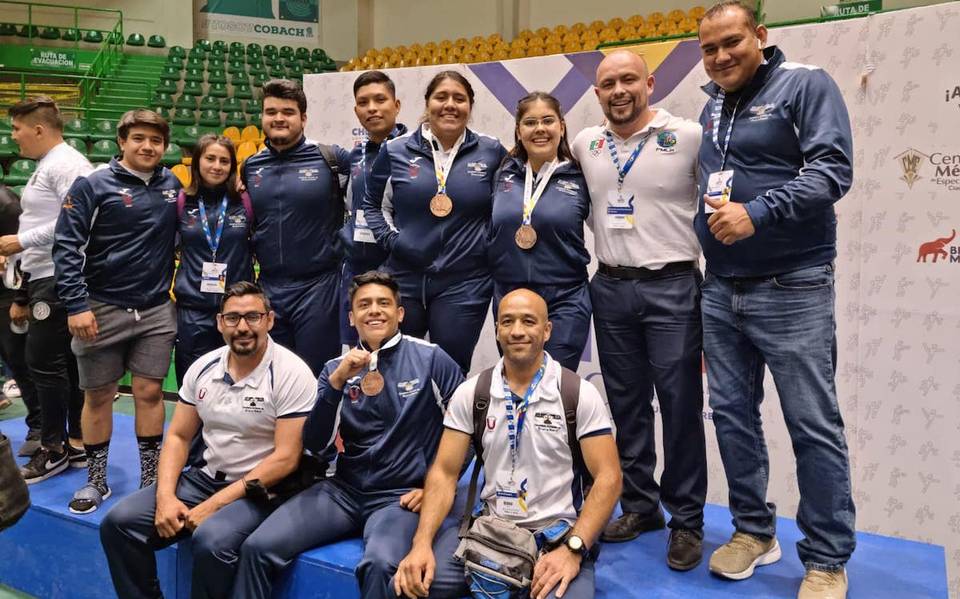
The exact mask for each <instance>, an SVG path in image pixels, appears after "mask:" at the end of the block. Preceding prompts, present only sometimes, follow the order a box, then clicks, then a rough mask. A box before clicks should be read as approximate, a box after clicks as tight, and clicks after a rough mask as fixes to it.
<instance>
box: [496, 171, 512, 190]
mask: <svg viewBox="0 0 960 599" xmlns="http://www.w3.org/2000/svg"><path fill="white" fill-rule="evenodd" d="M514 175H515V173H510V174H509V175H504V176H503V178H502V179H501V180H500V189H501V190H502V191H505V192H507V191H510V190H512V189H513V177H514Z"/></svg>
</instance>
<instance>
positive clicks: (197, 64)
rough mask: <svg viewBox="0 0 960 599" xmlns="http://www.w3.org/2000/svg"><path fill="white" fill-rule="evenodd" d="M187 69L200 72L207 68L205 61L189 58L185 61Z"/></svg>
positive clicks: (193, 57)
mask: <svg viewBox="0 0 960 599" xmlns="http://www.w3.org/2000/svg"><path fill="white" fill-rule="evenodd" d="M187 68H188V69H198V70H201V71H202V70H204V69H205V68H207V61H205V60H204V59H202V58H197V57H196V56H191V57H190V58H188V59H187Z"/></svg>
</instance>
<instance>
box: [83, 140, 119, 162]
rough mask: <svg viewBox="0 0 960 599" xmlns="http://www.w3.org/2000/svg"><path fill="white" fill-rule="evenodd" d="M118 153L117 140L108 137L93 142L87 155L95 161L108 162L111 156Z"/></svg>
mask: <svg viewBox="0 0 960 599" xmlns="http://www.w3.org/2000/svg"><path fill="white" fill-rule="evenodd" d="M119 153H120V148H118V147H117V142H115V141H113V140H110V139H101V140H100V141H98V142H96V143H95V144H93V148H92V149H91V150H90V153H89V154H87V157H88V158H90V160H95V161H97V162H109V161H110V159H111V158H113V157H114V156H116V155H117V154H119Z"/></svg>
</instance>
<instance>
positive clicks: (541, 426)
mask: <svg viewBox="0 0 960 599" xmlns="http://www.w3.org/2000/svg"><path fill="white" fill-rule="evenodd" d="M533 424H534V426H535V427H537V430H538V431H540V432H543V433H558V432H560V429H561V425H562V424H563V416H561V415H560V414H554V413H552V412H536V413H535V414H534V415H533Z"/></svg>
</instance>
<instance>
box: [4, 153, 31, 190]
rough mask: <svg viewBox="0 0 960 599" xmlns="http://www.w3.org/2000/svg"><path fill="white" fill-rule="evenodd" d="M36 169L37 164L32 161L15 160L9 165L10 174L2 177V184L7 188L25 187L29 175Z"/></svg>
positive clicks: (24, 159)
mask: <svg viewBox="0 0 960 599" xmlns="http://www.w3.org/2000/svg"><path fill="white" fill-rule="evenodd" d="M36 168H37V163H36V162H34V161H33V160H28V159H26V158H21V159H20V160H16V161H14V163H13V164H11V165H10V172H8V173H7V174H6V175H5V176H4V178H3V183H4V185H7V186H8V187H13V186H16V185H26V184H27V181H29V180H30V175H32V174H33V171H34V170H36Z"/></svg>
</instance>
